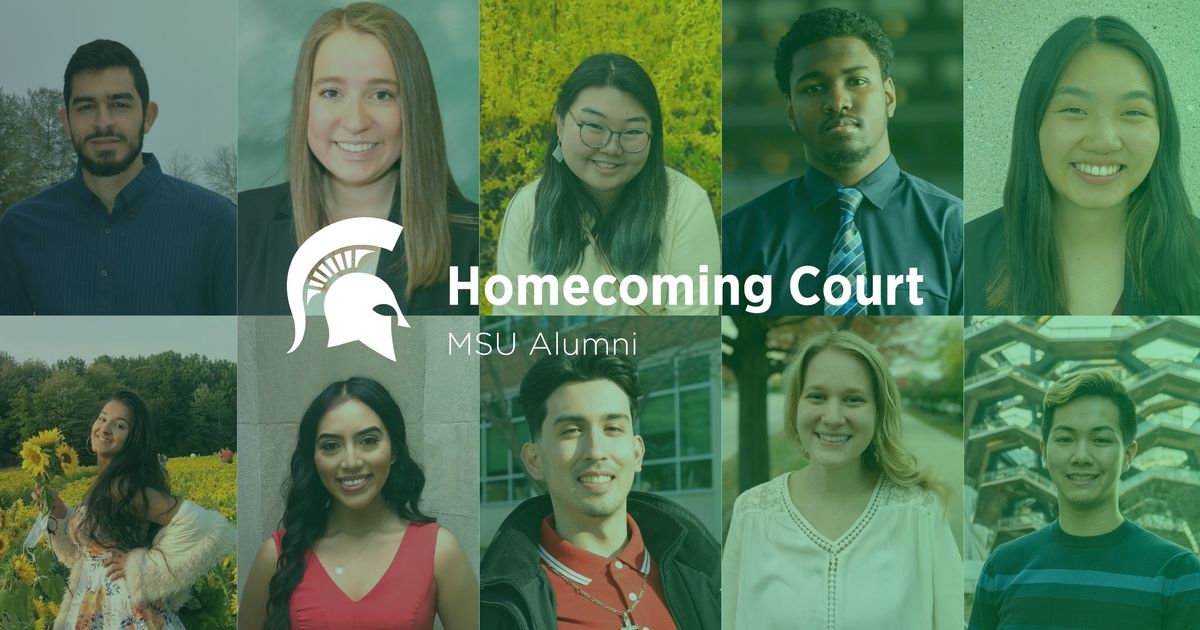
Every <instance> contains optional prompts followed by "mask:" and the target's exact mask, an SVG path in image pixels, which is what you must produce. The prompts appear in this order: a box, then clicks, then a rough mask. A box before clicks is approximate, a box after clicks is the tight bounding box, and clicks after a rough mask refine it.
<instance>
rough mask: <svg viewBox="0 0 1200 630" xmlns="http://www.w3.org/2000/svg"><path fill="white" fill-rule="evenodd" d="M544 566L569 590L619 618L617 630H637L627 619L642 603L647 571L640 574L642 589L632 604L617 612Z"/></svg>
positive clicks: (567, 578) (560, 574) (552, 568)
mask: <svg viewBox="0 0 1200 630" xmlns="http://www.w3.org/2000/svg"><path fill="white" fill-rule="evenodd" d="M546 566H547V567H549V568H550V570H551V571H554V574H555V575H557V576H558V577H560V578H562V579H563V580H564V581H565V582H566V583H567V586H570V587H571V588H573V589H575V592H576V593H579V594H580V595H583V596H584V597H586V598H587V599H588V601H590V602H592V603H593V604H595V605H597V606H599V607H601V608H603V609H604V610H607V611H608V612H610V613H613V614H614V615H617V616H618V617H620V618H621V627H620V628H618V629H617V630H638V626H637V624H635V623H633V621H631V620H630V619H629V615H632V614H633V609H634V608H637V606H638V604H640V603H642V595H645V594H646V581H647V579H648V578H649V577H650V572H649V571H647V572H646V573H643V574H642V588H641V589H640V590H638V593H637V596H636V597H635V598H634V599H633V604H632V605H631V606H630V607H629V608H627V609H625V610H618V609H616V608H613V607H612V606H609V605H608V604H605V603H604V602H602V601H600V600H598V599H596V598H595V597H592V596H591V594H589V593H588V592H587V591H585V590H583V589H582V588H580V587H579V585H578V584H576V583H575V582H573V581H572V580H571V578H569V577H567V576H565V575H563V574H562V573H560V572H559V571H558V569H556V568H554V567H552V566H550V565H548V564H547V565H546ZM630 568H632V567H630Z"/></svg>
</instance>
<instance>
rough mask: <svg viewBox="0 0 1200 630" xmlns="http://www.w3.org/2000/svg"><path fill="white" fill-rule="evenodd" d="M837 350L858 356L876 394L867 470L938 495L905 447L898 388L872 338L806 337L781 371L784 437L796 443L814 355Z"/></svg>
mask: <svg viewBox="0 0 1200 630" xmlns="http://www.w3.org/2000/svg"><path fill="white" fill-rule="evenodd" d="M830 349H835V350H841V351H843V352H847V353H849V354H852V355H854V356H856V357H858V358H859V359H861V360H862V362H863V364H864V365H866V366H867V368H868V369H869V370H870V372H871V377H872V381H873V386H874V395H875V410H876V411H875V414H876V415H875V433H874V435H872V436H871V443H870V444H869V445H867V449H866V450H865V451H863V454H862V463H863V465H864V466H866V467H867V468H869V469H872V470H878V471H881V472H883V474H884V475H886V476H887V478H888V479H890V480H891V481H892V482H893V483H895V484H896V485H899V486H920V487H922V488H925V489H928V490H933V491H935V492H938V493H939V494H940V493H942V492H943V488H942V487H941V484H939V483H937V481H936V480H935V479H934V478H933V475H932V474H931V473H930V472H929V470H928V469H926V468H923V467H922V466H921V465H920V463H919V462H917V458H916V456H915V455H913V454H912V451H910V450H908V447H907V446H905V445H904V440H903V439H902V437H901V428H900V388H899V387H898V386H897V385H896V379H895V378H893V377H892V372H891V370H889V369H888V366H887V362H886V361H884V360H883V356H882V355H880V354H879V351H878V350H876V349H875V346H873V345H871V343H870V342H868V341H867V340H865V339H863V338H862V337H859V336H858V335H856V334H854V333H852V332H847V331H843V330H839V331H834V332H827V333H822V334H819V335H817V336H815V337H812V338H810V339H809V340H808V341H807V342H805V344H804V346H803V347H801V348H800V351H799V352H797V353H796V356H795V358H793V359H792V363H791V364H790V365H789V366H788V368H787V371H786V372H784V376H783V379H784V383H785V387H786V392H785V396H784V401H785V402H784V408H783V418H784V424H783V430H784V433H786V434H787V436H788V438H789V439H791V440H792V441H793V442H796V443H797V444H800V433H799V431H798V429H797V428H796V416H797V405H798V404H799V403H800V394H801V391H802V390H803V389H804V376H805V371H806V370H807V369H808V364H809V362H810V361H812V359H813V357H815V356H817V355H818V354H820V353H822V352H825V351H826V350H830Z"/></svg>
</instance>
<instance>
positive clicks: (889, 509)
mask: <svg viewBox="0 0 1200 630" xmlns="http://www.w3.org/2000/svg"><path fill="white" fill-rule="evenodd" d="M789 474H791V473H785V474H783V475H780V476H778V477H776V478H775V479H772V480H771V481H768V482H766V483H764V484H762V485H759V486H755V487H754V488H751V489H750V490H748V491H746V492H745V493H744V494H742V496H740V497H738V499H737V502H735V503H734V507H733V520H732V522H731V523H730V525H729V535H728V537H727V538H726V540H725V548H724V555H723V557H722V562H721V617H722V619H721V621H722V628H724V629H725V630H730V629H733V628H736V629H738V630H743V629H758V628H806V629H808V628H811V629H814V630H822V629H823V630H875V629H877V628H913V629H921V630H924V629H926V628H929V629H932V630H949V629H961V628H962V627H963V586H962V584H963V581H962V576H963V572H962V558H961V556H960V555H959V552H958V548H957V547H956V546H955V544H954V537H953V535H952V534H951V532H950V525H949V523H947V521H946V518H945V515H944V513H943V511H942V506H941V503H940V501H939V500H938V498H937V497H936V495H934V494H933V493H932V492H929V491H928V490H924V489H921V488H915V487H901V486H897V485H896V484H894V483H892V482H890V481H888V480H886V478H885V477H884V476H883V475H881V476H880V480H879V482H878V483H877V484H876V486H875V490H874V492H873V493H872V495H871V500H870V501H869V502H868V503H867V507H866V509H864V510H863V512H862V514H861V515H859V517H858V520H856V521H855V522H854V524H853V525H851V526H850V528H849V529H848V530H846V532H845V533H844V534H842V535H841V537H839V538H838V539H837V540H830V539H828V538H826V537H825V536H823V535H821V534H820V533H819V532H818V531H817V530H816V528H814V527H813V526H812V525H811V524H809V522H808V521H807V520H806V519H805V518H804V516H803V515H802V514H800V511H799V510H798V509H796V506H795V504H793V503H792V499H791V496H790V495H789V494H788V487H787V480H788V475H789Z"/></svg>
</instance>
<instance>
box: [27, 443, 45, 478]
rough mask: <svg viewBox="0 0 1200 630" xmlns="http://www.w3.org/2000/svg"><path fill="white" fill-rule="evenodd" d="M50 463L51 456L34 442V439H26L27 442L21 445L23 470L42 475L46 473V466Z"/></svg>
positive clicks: (36, 475) (37, 475)
mask: <svg viewBox="0 0 1200 630" xmlns="http://www.w3.org/2000/svg"><path fill="white" fill-rule="evenodd" d="M49 464H50V458H49V457H47V456H46V453H45V452H44V451H43V450H42V448H41V447H40V446H38V445H36V444H34V443H33V440H26V441H25V444H23V445H21V470H24V471H25V472H27V473H29V474H31V475H33V476H34V477H40V476H42V475H44V474H46V466H48V465H49Z"/></svg>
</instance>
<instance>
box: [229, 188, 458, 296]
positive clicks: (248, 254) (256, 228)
mask: <svg viewBox="0 0 1200 630" xmlns="http://www.w3.org/2000/svg"><path fill="white" fill-rule="evenodd" d="M446 204H447V211H448V212H449V213H450V214H456V215H462V216H467V217H470V218H472V219H474V220H475V223H472V224H466V225H464V224H460V223H451V224H450V264H451V265H456V266H458V269H459V274H460V277H461V278H466V277H468V275H467V274H468V272H469V271H470V268H471V267H472V266H477V265H478V264H479V227H478V220H479V206H478V205H477V204H475V203H472V202H470V201H468V200H466V199H463V198H462V197H455V196H448V197H447V198H446ZM399 206H400V204H399V201H397V202H396V204H395V205H394V206H393V207H392V214H391V216H390V217H388V219H389V220H391V221H394V222H396V223H400V224H401V225H403V221H402V220H401V216H400V214H401V211H400V207H399ZM404 239H405V234H401V236H400V241H399V242H398V243H397V244H396V247H395V249H393V250H392V251H390V252H389V251H387V250H384V251H382V252H380V257H379V267H378V271H377V272H376V273H377V275H378V276H379V277H380V278H382V279H383V280H384V281H385V282H387V284H388V286H389V287H391V289H392V292H393V293H395V294H396V303H397V304H399V305H400V311H401V312H402V313H404V315H405V316H408V315H478V314H479V307H478V306H473V305H471V304H469V303H468V302H469V301H470V300H469V299H467V295H466V293H465V292H464V293H461V294H460V297H459V303H458V306H450V283H449V281H446V282H442V283H439V284H437V285H434V286H432V287H423V288H420V289H417V290H416V291H413V294H412V296H410V297H405V290H406V289H407V287H408V272H407V269H405V268H403V266H402V267H401V268H400V269H399V270H397V269H395V268H394V267H395V264H396V262H397V261H399V262H400V263H402V264H403V262H404ZM295 254H296V231H295V229H294V227H293V225H292V201H291V192H290V190H289V188H288V184H287V183H283V184H279V185H277V186H271V187H269V188H258V189H255V190H248V191H246V192H243V193H239V194H238V313H239V314H241V315H289V314H290V311H289V310H288V303H287V287H286V286H284V285H285V284H286V280H287V272H288V265H290V264H291V262H292V256H294V255H295Z"/></svg>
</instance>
